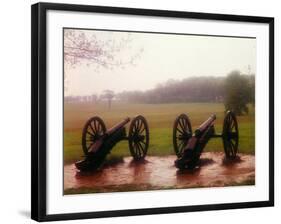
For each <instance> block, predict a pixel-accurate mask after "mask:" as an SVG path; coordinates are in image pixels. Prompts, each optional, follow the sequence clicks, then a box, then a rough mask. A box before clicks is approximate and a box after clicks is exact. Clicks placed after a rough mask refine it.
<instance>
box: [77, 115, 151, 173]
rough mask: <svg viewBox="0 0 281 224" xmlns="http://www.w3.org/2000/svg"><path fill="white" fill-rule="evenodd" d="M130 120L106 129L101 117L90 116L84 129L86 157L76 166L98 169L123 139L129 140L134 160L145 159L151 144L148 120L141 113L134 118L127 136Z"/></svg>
mask: <svg viewBox="0 0 281 224" xmlns="http://www.w3.org/2000/svg"><path fill="white" fill-rule="evenodd" d="M129 122H130V118H126V119H124V120H123V121H121V122H120V123H118V124H116V125H115V126H113V127H112V128H110V129H108V130H106V126H105V123H104V122H103V120H102V119H101V118H100V117H97V116H95V117H92V118H90V119H89V120H88V121H87V122H86V124H85V126H84V128H83V131H82V149H83V152H84V155H85V158H84V159H83V160H81V161H78V162H76V163H75V166H76V168H77V169H79V170H81V171H86V170H95V169H98V168H99V167H100V166H101V165H102V163H103V162H104V161H105V159H106V156H107V155H108V154H109V153H110V152H111V150H112V148H113V147H114V146H115V145H116V144H117V143H118V142H120V141H122V140H127V141H128V144H129V149H130V153H131V155H132V157H133V159H134V160H137V161H138V160H143V159H144V158H145V156H146V154H147V150H148V146H149V129H148V124H147V121H146V119H145V118H144V117H143V116H141V115H138V116H136V117H135V118H133V120H132V121H131V123H130V126H129V133H128V136H127V134H126V129H125V125H126V124H128V123H129Z"/></svg>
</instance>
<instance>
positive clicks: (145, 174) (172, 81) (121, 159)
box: [31, 3, 274, 221]
mask: <svg viewBox="0 0 281 224" xmlns="http://www.w3.org/2000/svg"><path fill="white" fill-rule="evenodd" d="M31 52H32V208H31V210H32V212H31V214H32V219H35V220H37V221H52V220H67V219H83V218H98V217H113V216H131V215H145V214H159V213H176V212H190V211H203V210H218V209H235V208H251V207H264V206H273V205H274V19H273V18H269V17H256V16H241V15H223V14H209V13H195V12H183V11H163V10H152V9H136V8H116V7H103V6H88V5H68V4H53V3H38V4H35V5H32V49H31Z"/></svg>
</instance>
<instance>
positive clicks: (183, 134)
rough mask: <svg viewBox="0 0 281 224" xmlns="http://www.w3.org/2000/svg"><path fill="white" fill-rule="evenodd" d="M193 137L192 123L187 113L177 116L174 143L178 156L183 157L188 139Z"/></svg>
mask: <svg viewBox="0 0 281 224" xmlns="http://www.w3.org/2000/svg"><path fill="white" fill-rule="evenodd" d="M191 137H192V128H191V123H190V120H189V118H188V116H187V115H186V114H181V115H180V116H178V117H177V119H176V120H175V122H174V127H173V145H174V150H175V153H176V155H177V157H181V156H182V154H183V151H184V149H185V146H186V145H187V143H188V140H189V139H190V138H191Z"/></svg>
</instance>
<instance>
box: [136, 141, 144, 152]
mask: <svg viewBox="0 0 281 224" xmlns="http://www.w3.org/2000/svg"><path fill="white" fill-rule="evenodd" d="M137 144H138V146H139V148H140V149H141V151H142V154H144V148H143V147H142V145H141V143H140V142H138V143H137Z"/></svg>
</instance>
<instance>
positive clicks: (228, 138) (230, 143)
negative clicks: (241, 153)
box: [222, 111, 239, 159]
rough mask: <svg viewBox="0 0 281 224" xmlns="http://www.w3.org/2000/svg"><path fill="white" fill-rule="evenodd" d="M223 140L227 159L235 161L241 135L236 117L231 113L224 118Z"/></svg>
mask: <svg viewBox="0 0 281 224" xmlns="http://www.w3.org/2000/svg"><path fill="white" fill-rule="evenodd" d="M222 138H223V146H224V151H225V155H226V158H228V159H234V158H235V157H236V154H237V151H238V143H239V133H238V123H237V119H236V116H235V114H234V113H233V112H231V111H228V112H227V113H226V116H225V118H224V122H223V131H222Z"/></svg>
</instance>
